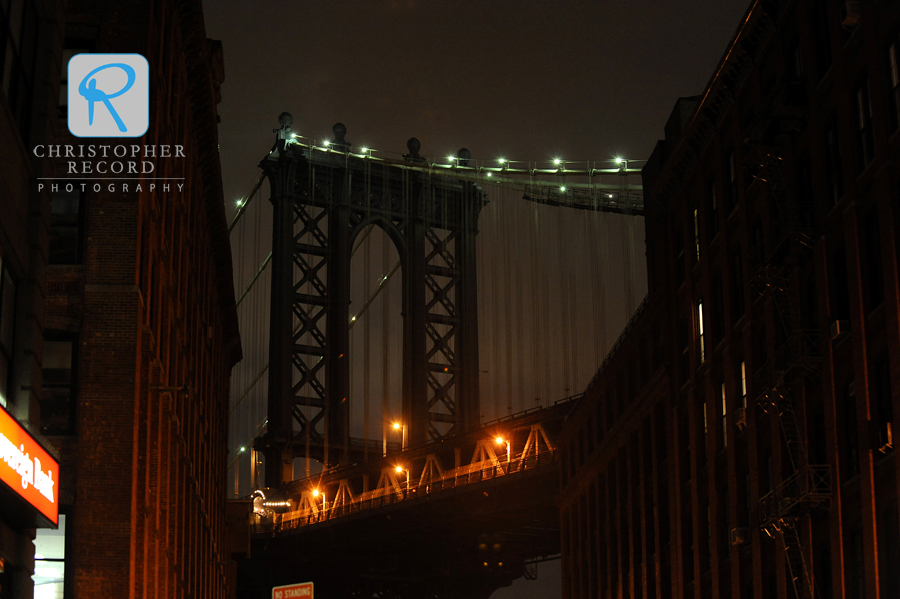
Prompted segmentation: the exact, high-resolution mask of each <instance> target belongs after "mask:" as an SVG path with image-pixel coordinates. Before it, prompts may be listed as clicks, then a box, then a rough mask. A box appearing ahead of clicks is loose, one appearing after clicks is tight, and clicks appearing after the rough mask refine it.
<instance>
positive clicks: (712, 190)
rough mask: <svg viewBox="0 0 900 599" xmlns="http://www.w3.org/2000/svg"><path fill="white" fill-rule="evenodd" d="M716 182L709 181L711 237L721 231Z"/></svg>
mask: <svg viewBox="0 0 900 599" xmlns="http://www.w3.org/2000/svg"><path fill="white" fill-rule="evenodd" d="M717 209H718V206H717V205H716V182H715V181H710V183H709V215H708V218H709V238H710V239H713V238H714V237H715V236H716V234H718V232H719V214H718V212H717V211H716V210H717Z"/></svg>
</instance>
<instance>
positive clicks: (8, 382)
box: [0, 0, 63, 599]
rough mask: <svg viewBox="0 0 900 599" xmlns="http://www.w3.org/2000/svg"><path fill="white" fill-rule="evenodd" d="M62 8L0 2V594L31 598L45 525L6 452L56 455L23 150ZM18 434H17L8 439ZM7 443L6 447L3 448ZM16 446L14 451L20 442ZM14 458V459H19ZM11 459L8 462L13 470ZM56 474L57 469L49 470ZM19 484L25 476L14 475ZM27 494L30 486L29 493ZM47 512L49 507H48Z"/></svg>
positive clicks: (48, 91)
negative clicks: (48, 425) (45, 429)
mask: <svg viewBox="0 0 900 599" xmlns="http://www.w3.org/2000/svg"><path fill="white" fill-rule="evenodd" d="M62 10H63V8H62V7H61V6H60V5H59V3H58V2H53V1H52V0H38V1H35V2H27V3H22V2H14V3H8V2H4V3H3V4H0V421H2V423H0V445H2V447H0V456H2V461H0V479H2V481H0V597H2V598H3V599H8V598H16V599H19V598H22V599H24V598H28V599H31V597H32V594H33V582H32V579H31V576H32V574H33V572H34V543H33V540H34V536H35V528H36V527H40V528H44V527H52V526H53V521H54V519H55V518H47V517H42V516H41V515H40V513H39V512H38V511H37V510H36V509H35V507H34V505H33V503H31V502H30V501H29V500H27V499H26V498H25V495H26V493H25V491H27V490H28V489H25V491H23V488H24V487H25V485H24V484H19V481H16V480H12V479H14V478H15V476H10V475H14V471H15V469H16V468H15V466H14V460H12V459H10V458H13V457H14V454H15V453H16V452H15V451H13V452H12V453H11V452H10V451H9V450H10V449H13V450H15V449H18V448H20V447H23V448H24V453H25V454H27V456H28V458H30V457H31V455H32V454H33V452H34V451H35V449H36V448H43V449H44V450H46V451H47V452H48V453H49V455H50V456H53V457H56V455H57V453H56V451H55V449H54V448H53V447H52V446H51V444H50V442H49V441H48V440H47V439H46V438H42V436H41V435H40V401H39V400H40V393H41V359H42V358H41V356H42V351H43V328H44V323H45V303H44V298H45V296H46V291H47V289H46V280H45V276H44V273H45V272H46V265H47V256H46V252H47V235H48V230H49V217H50V214H49V213H50V201H49V194H48V193H47V192H46V191H45V192H43V193H39V192H38V191H37V189H36V187H35V185H34V182H35V181H36V179H37V178H38V177H42V176H47V174H48V168H49V164H48V162H47V161H46V160H42V159H39V158H36V157H35V156H33V154H32V153H31V151H30V149H31V147H33V146H34V145H35V144H39V143H46V142H47V141H48V140H50V139H52V138H53V136H54V134H55V125H56V110H57V107H56V104H57V102H56V92H57V82H58V80H59V53H60V47H61V42H62V30H61V28H60V27H59V26H58V25H57V23H58V22H59V21H60V19H61V14H62ZM17 434H18V438H17ZM13 438H17V440H16V442H15V443H9V442H11V441H12V439H13ZM20 441H22V442H24V445H22V444H20ZM18 457H22V456H21V455H19V456H18ZM21 464H22V462H21V460H20V461H18V462H17V463H16V466H19V465H21ZM55 477H58V472H57V473H56V474H55ZM22 478H23V479H25V478H29V477H27V476H23V477H22ZM30 488H33V487H29V489H30ZM54 511H56V510H55V505H54Z"/></svg>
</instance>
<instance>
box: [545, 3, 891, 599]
mask: <svg viewBox="0 0 900 599" xmlns="http://www.w3.org/2000/svg"><path fill="white" fill-rule="evenodd" d="M898 36H900V4H898V3H897V2H888V1H885V0H873V1H868V2H858V3H856V2H836V1H834V0H816V1H806V0H797V1H779V0H771V1H765V2H764V1H755V2H753V3H752V5H751V6H750V8H749V9H748V12H747V13H746V15H745V18H744V19H743V20H742V21H741V23H740V26H739V27H738V30H737V32H736V33H735V36H734V38H733V39H732V41H731V43H730V45H729V47H728V48H727V50H726V52H725V54H724V56H723V58H722V60H721V61H720V63H719V65H718V67H717V68H716V71H715V72H714V73H713V74H712V77H711V79H710V81H709V84H708V86H707V88H706V89H705V90H703V93H702V94H701V95H699V96H696V97H691V98H682V99H680V100H678V102H677V104H676V106H675V110H674V111H673V113H672V116H671V118H670V119H669V121H668V123H667V124H666V127H665V140H664V141H661V142H659V143H658V144H657V147H656V149H655V151H654V153H653V155H652V157H651V159H650V160H649V161H648V164H647V166H646V168H645V169H644V173H643V175H644V186H645V206H646V231H647V240H646V241H647V260H648V273H649V274H648V276H649V294H648V296H647V299H646V301H645V304H644V305H643V306H642V308H641V310H640V311H639V312H638V313H637V314H636V315H635V317H634V319H633V320H632V322H631V324H630V325H629V328H628V329H627V330H626V332H625V333H624V334H623V336H622V338H621V339H620V342H619V343H618V344H617V345H616V347H615V349H614V351H613V352H612V353H611V355H610V356H609V358H608V359H607V362H606V363H605V364H604V366H603V367H602V368H601V369H600V371H599V372H598V373H597V375H596V376H595V378H594V380H593V381H592V382H591V384H590V386H589V388H588V390H587V393H586V400H585V401H583V402H582V403H581V405H580V406H579V407H578V408H577V411H576V412H575V413H574V415H573V416H572V418H571V419H570V421H569V423H568V424H567V427H566V430H565V431H564V434H563V437H562V440H561V442H560V446H561V447H562V448H563V464H564V466H563V468H562V480H561V485H562V491H561V494H560V496H559V500H558V503H559V507H560V513H561V519H562V546H563V558H562V559H563V596H564V597H572V598H574V597H582V598H587V597H662V598H683V597H697V598H701V597H702V598H708V597H740V598H742V599H749V598H755V599H763V598H766V599H768V598H781V599H789V598H793V597H795V596H796V597H798V599H799V598H801V597H813V596H815V597H818V598H821V599H830V598H832V597H834V598H837V597H848V598H854V599H862V598H867V599H875V598H887V597H891V598H893V597H897V596H898V594H900V580H898V568H897V566H898V564H900V532H898V511H900V505H898V501H897V497H898V477H897V458H896V455H897V452H896V451H895V450H894V444H895V440H894V439H895V436H894V434H892V433H894V431H896V428H897V427H896V426H895V425H894V416H895V415H896V414H900V291H898V284H900V280H898V252H900V246H898V243H900V164H898V161H900V159H898V155H900V73H898V62H900V60H898V58H900V57H898V54H900V37H898Z"/></svg>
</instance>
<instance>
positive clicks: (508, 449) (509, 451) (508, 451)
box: [494, 437, 512, 472]
mask: <svg viewBox="0 0 900 599" xmlns="http://www.w3.org/2000/svg"><path fill="white" fill-rule="evenodd" d="M494 440H495V441H496V442H497V445H503V444H504V443H506V471H507V472H509V465H510V460H511V459H512V448H511V446H510V440H509V439H504V438H503V437H497V438H496V439H494Z"/></svg>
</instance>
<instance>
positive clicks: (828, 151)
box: [825, 118, 844, 206]
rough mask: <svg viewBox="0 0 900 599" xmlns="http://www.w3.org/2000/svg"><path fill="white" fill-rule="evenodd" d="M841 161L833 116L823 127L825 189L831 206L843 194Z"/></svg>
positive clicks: (836, 128)
mask: <svg viewBox="0 0 900 599" xmlns="http://www.w3.org/2000/svg"><path fill="white" fill-rule="evenodd" d="M842 169H843V163H842V162H841V144H840V139H839V138H838V126H837V119H836V118H833V119H831V120H830V121H829V122H828V125H826V127H825V177H826V185H827V187H826V189H827V190H828V192H829V195H830V196H831V203H832V206H835V205H837V203H838V202H840V201H841V197H843V195H844V172H843V170H842Z"/></svg>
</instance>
